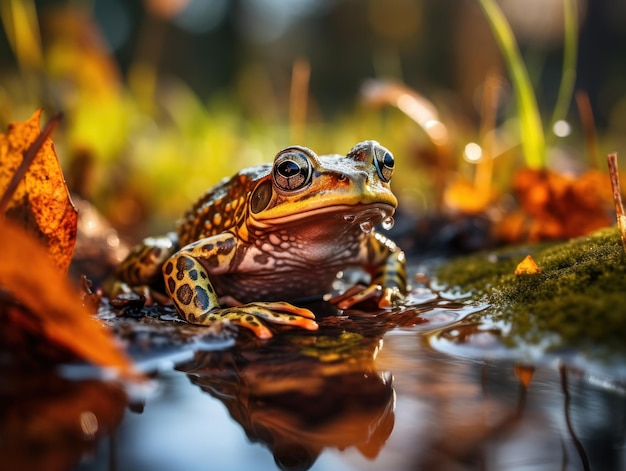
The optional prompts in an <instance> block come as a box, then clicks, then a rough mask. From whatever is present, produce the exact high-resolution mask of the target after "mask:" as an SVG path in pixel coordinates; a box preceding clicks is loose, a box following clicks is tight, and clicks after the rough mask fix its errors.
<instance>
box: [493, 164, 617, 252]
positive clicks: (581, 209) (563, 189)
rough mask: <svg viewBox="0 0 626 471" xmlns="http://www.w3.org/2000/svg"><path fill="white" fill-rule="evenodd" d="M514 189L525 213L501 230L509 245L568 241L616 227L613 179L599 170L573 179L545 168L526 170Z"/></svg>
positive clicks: (504, 224) (517, 176)
mask: <svg viewBox="0 0 626 471" xmlns="http://www.w3.org/2000/svg"><path fill="white" fill-rule="evenodd" d="M513 187H514V189H515V193H516V196H517V198H518V200H519V203H520V210H521V213H520V214H516V215H514V216H513V217H514V219H513V220H512V221H511V220H509V219H510V217H511V216H505V218H504V219H503V221H502V223H501V224H500V227H499V228H497V229H498V230H499V232H500V235H502V236H504V237H505V239H506V240H507V241H509V242H516V241H520V240H529V241H532V242H537V241H540V240H546V239H568V238H572V237H577V236H581V235H585V234H588V233H590V232H592V231H594V230H597V229H600V228H602V227H607V226H610V225H611V224H612V214H611V209H612V204H611V203H612V193H611V187H610V183H609V177H608V175H606V174H603V173H600V172H598V171H595V170H589V171H587V172H585V173H583V174H581V175H579V176H578V177H571V176H566V175H561V174H558V173H556V172H553V171H550V170H545V169H542V170H534V169H522V170H520V171H518V172H517V173H516V175H515V180H514V183H513ZM520 221H523V224H522V225H521V226H520V225H519V222H520ZM516 230H517V232H515V231H516Z"/></svg>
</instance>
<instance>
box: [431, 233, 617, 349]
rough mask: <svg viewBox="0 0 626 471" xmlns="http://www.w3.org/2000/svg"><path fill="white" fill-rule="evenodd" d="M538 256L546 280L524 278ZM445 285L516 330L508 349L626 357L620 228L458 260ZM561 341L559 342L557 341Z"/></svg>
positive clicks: (442, 275) (442, 278) (441, 275)
mask: <svg viewBox="0 0 626 471" xmlns="http://www.w3.org/2000/svg"><path fill="white" fill-rule="evenodd" d="M526 255H531V256H532V257H533V259H534V260H535V262H536V263H537V264H538V265H539V266H540V267H541V268H542V270H543V272H542V273H540V274H536V275H523V276H516V275H515V274H514V272H515V268H516V266H517V264H518V263H519V262H521V261H522V260H523V259H524V257H526ZM436 278H437V281H438V282H439V283H441V284H443V285H445V286H448V287H451V289H452V290H454V291H457V294H458V293H460V292H466V293H468V294H469V295H471V296H473V297H474V298H475V299H481V300H483V301H486V302H488V303H489V304H491V305H492V307H491V309H489V310H487V311H485V314H483V315H485V316H491V318H492V319H493V320H495V321H505V322H507V323H508V324H509V325H510V326H511V331H510V333H509V335H508V337H507V341H509V342H513V343H516V344H517V343H519V342H525V343H533V344H534V343H545V342H544V340H545V339H547V338H551V337H554V338H555V339H558V340H557V341H556V345H555V343H554V342H552V345H553V346H560V347H570V346H581V345H587V346H588V345H602V346H606V347H608V348H609V349H610V350H613V351H614V350H616V349H617V350H620V351H624V350H626V254H625V252H624V248H623V247H622V245H621V241H620V237H619V233H618V231H617V229H615V228H608V229H603V230H600V231H598V232H595V233H593V234H591V235H590V236H588V237H581V238H578V239H573V240H571V241H569V242H565V243H559V244H542V245H535V246H518V247H513V248H505V249H502V250H499V251H494V252H489V253H481V254H477V255H473V256H469V257H464V258H460V259H457V260H454V261H452V262H450V263H448V264H446V265H444V266H442V267H440V268H439V269H438V271H437V273H436ZM554 334H557V336H554Z"/></svg>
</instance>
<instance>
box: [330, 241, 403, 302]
mask: <svg viewBox="0 0 626 471" xmlns="http://www.w3.org/2000/svg"><path fill="white" fill-rule="evenodd" d="M363 252H364V254H365V255H364V258H365V266H366V269H367V271H368V272H369V273H370V275H371V282H370V286H368V287H366V288H362V287H360V286H355V287H354V288H351V289H349V290H347V291H346V292H345V293H343V294H342V295H340V296H337V297H335V298H333V299H331V302H332V303H334V304H336V305H337V307H339V308H340V309H348V308H350V307H352V306H354V305H355V304H359V303H361V302H363V301H366V300H368V299H376V300H377V303H378V307H381V308H385V307H390V306H392V305H393V304H394V303H396V302H399V301H402V300H403V299H404V295H405V294H406V290H407V286H406V257H405V255H404V252H403V251H402V250H401V249H400V248H399V247H398V246H397V245H396V244H395V243H394V242H393V241H391V240H390V239H388V238H387V237H385V236H383V235H382V234H379V233H377V232H371V233H370V234H369V236H368V237H367V239H366V240H365V246H364V251H363Z"/></svg>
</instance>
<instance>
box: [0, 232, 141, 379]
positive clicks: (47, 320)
mask: <svg viewBox="0 0 626 471" xmlns="http://www.w3.org/2000/svg"><path fill="white" fill-rule="evenodd" d="M0 260H2V263H0V299H2V300H3V302H1V303H0V313H2V315H3V316H2V317H3V319H4V321H3V327H2V328H3V334H6V331H7V330H9V329H12V328H13V329H26V330H28V331H29V332H32V333H34V334H36V335H39V336H42V337H44V338H45V339H47V340H49V341H51V342H53V343H54V345H56V346H59V347H61V348H64V349H66V350H68V351H70V352H72V353H74V354H75V355H78V356H79V357H80V358H82V359H85V360H87V361H89V362H92V363H94V364H96V365H99V366H103V367H113V368H117V369H118V370H119V372H120V373H121V374H122V375H125V376H135V371H134V369H133V366H132V364H131V363H130V361H129V360H128V359H127V357H126V356H125V355H124V354H123V353H122V352H121V351H120V349H119V348H118V347H117V346H116V344H115V342H114V340H113V337H112V336H111V335H109V333H108V331H107V330H106V329H105V328H104V326H102V325H101V324H100V323H99V321H98V320H97V319H95V318H94V317H93V316H92V315H91V313H90V312H89V311H88V310H87V308H85V307H84V306H83V305H82V304H81V302H80V297H79V295H78V293H77V292H76V291H75V290H74V289H73V287H72V286H71V285H70V283H69V282H68V281H67V279H66V278H65V277H64V276H63V275H60V274H59V270H58V268H57V267H56V266H55V265H54V264H53V262H52V261H51V260H50V258H49V257H48V256H47V252H46V249H45V248H44V247H42V246H41V244H40V243H39V242H38V241H37V240H35V239H34V238H33V237H32V236H31V235H30V234H28V233H27V232H25V231H24V229H23V228H21V227H18V226H17V225H16V224H15V223H13V222H11V221H8V220H7V221H5V222H4V224H3V225H2V227H0Z"/></svg>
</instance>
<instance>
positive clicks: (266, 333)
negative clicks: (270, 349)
mask: <svg viewBox="0 0 626 471" xmlns="http://www.w3.org/2000/svg"><path fill="white" fill-rule="evenodd" d="M230 322H231V323H232V324H235V325H239V326H241V327H244V328H246V329H249V330H251V331H252V332H253V333H254V335H256V336H257V337H258V338H260V339H271V338H272V337H273V336H274V334H272V331H271V330H270V329H268V328H267V327H266V326H264V325H263V323H262V322H261V321H260V320H259V318H258V317H256V316H254V315H252V314H246V315H243V316H237V317H234V318H232V319H230Z"/></svg>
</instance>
